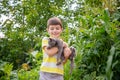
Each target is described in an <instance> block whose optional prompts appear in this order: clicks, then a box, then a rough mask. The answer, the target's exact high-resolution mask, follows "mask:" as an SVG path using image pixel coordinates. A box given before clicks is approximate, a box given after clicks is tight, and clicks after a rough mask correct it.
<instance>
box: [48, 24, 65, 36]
mask: <svg viewBox="0 0 120 80" xmlns="http://www.w3.org/2000/svg"><path fill="white" fill-rule="evenodd" d="M62 30H63V28H61V26H60V25H50V26H49V27H48V28H47V31H48V33H49V35H50V37H53V38H59V37H60V35H61V33H62Z"/></svg>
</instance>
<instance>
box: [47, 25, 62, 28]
mask: <svg viewBox="0 0 120 80" xmlns="http://www.w3.org/2000/svg"><path fill="white" fill-rule="evenodd" d="M56 27H57V28H60V27H61V26H60V25H50V26H49V28H56Z"/></svg>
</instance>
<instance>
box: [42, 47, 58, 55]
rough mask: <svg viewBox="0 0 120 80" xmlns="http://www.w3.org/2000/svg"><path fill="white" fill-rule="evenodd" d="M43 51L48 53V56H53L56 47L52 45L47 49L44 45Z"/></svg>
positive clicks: (55, 52)
mask: <svg viewBox="0 0 120 80" xmlns="http://www.w3.org/2000/svg"><path fill="white" fill-rule="evenodd" d="M43 49H44V51H45V52H46V53H47V54H48V56H53V55H55V54H57V52H58V48H57V47H52V48H50V49H47V47H46V46H44V47H43Z"/></svg>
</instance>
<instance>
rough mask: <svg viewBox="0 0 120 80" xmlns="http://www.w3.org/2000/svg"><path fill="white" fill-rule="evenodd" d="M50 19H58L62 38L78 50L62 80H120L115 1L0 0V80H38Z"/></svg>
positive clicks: (119, 4) (119, 12)
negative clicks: (71, 68)
mask: <svg viewBox="0 0 120 80" xmlns="http://www.w3.org/2000/svg"><path fill="white" fill-rule="evenodd" d="M2 16H6V17H7V19H5V20H3V18H2ZM52 16H57V17H59V18H61V20H62V22H63V26H64V33H63V34H62V37H63V39H64V40H65V41H66V42H68V44H69V45H73V46H74V47H75V48H76V50H77V57H76V58H75V65H76V66H75V68H74V70H73V73H72V74H71V76H70V74H69V62H68V63H67V64H66V65H65V76H64V77H65V80H119V79H120V77H119V74H120V56H119V54H120V1H119V0H60V1H58V0H29V1H27V0H22V1H21V0H0V17H1V19H0V32H2V33H3V34H4V35H5V37H4V38H2V37H0V58H1V59H0V80H38V79H39V74H38V73H39V66H40V64H41V61H42V51H41V39H42V37H43V36H45V35H48V34H47V33H46V32H45V31H46V22H47V19H48V18H50V17H52Z"/></svg>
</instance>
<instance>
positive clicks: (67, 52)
mask: <svg viewBox="0 0 120 80" xmlns="http://www.w3.org/2000/svg"><path fill="white" fill-rule="evenodd" d="M63 47H64V57H65V60H64V62H63V64H65V63H66V62H67V60H68V58H69V56H70V54H71V50H70V48H69V47H68V44H67V43H65V42H63Z"/></svg>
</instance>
